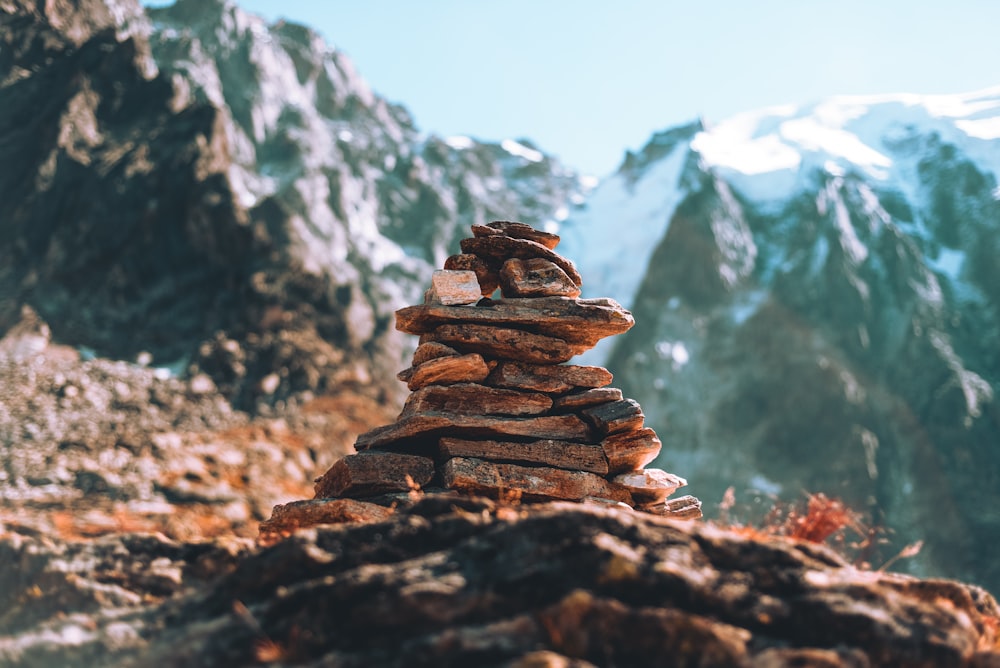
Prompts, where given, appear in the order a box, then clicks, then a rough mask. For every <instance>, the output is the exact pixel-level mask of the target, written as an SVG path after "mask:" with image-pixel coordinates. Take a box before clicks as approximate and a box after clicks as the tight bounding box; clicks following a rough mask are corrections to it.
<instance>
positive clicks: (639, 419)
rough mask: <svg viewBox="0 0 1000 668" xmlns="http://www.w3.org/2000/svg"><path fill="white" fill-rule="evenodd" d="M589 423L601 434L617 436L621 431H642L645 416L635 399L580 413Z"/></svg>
mask: <svg viewBox="0 0 1000 668" xmlns="http://www.w3.org/2000/svg"><path fill="white" fill-rule="evenodd" d="M580 414H581V415H583V417H584V418H586V419H587V420H589V421H590V423H591V424H593V425H594V427H596V428H597V431H599V432H600V433H601V434H604V435H608V434H617V433H620V432H623V431H635V430H637V429H642V423H643V420H644V419H645V416H644V415H643V414H642V407H641V406H639V402H637V401H636V400H635V399H622V400H621V401H612V402H610V403H607V404H600V405H598V406H594V407H593V408H587V409H585V410H583V411H581V413H580Z"/></svg>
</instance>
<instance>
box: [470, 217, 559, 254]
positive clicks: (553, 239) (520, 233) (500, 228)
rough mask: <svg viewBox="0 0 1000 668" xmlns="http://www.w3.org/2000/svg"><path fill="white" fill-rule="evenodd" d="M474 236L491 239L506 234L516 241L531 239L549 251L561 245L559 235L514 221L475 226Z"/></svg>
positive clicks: (500, 221)
mask: <svg viewBox="0 0 1000 668" xmlns="http://www.w3.org/2000/svg"><path fill="white" fill-rule="evenodd" d="M472 234H473V235H474V236H477V237H491V236H495V235H497V234H505V235H507V236H508V237H514V238H515V239H529V240H531V241H534V242H536V243H539V244H541V245H543V246H545V247H546V248H548V249H549V250H553V249H555V247H556V246H558V245H559V235H557V234H551V233H549V232H543V231H542V230H536V229H535V228H533V227H532V226H531V225H526V224H524V223H518V222H514V221H512V220H494V221H493V222H492V223H490V224H489V225H473V226H472Z"/></svg>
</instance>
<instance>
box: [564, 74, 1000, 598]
mask: <svg viewBox="0 0 1000 668" xmlns="http://www.w3.org/2000/svg"><path fill="white" fill-rule="evenodd" d="M998 179H1000V88H998V89H991V90H987V91H981V92H978V93H972V94H968V95H955V96H915V95H897V96H881V97H838V98H833V99H830V100H827V101H824V102H821V103H819V104H815V105H810V106H805V107H781V108H773V109H766V110H763V111H760V112H751V113H746V114H741V115H739V116H736V117H734V118H732V119H730V120H727V121H724V122H722V123H718V124H715V125H710V126H704V125H703V124H701V123H697V124H694V125H690V126H685V127H680V128H676V129H673V130H668V131H666V132H663V133H659V134H657V135H656V136H654V137H653V138H652V139H651V140H650V142H649V143H648V144H647V145H646V146H645V147H644V148H643V149H642V151H640V152H638V153H637V154H629V155H628V156H627V157H626V160H625V162H624V163H623V164H622V166H621V167H620V169H619V170H618V171H617V173H615V174H614V175H613V176H612V177H610V178H609V179H607V180H606V181H604V182H603V183H602V184H601V185H600V186H599V187H598V188H597V189H596V190H595V192H594V193H593V194H592V195H591V196H590V197H589V198H588V200H587V203H586V205H585V207H583V208H582V209H580V210H577V211H575V212H573V213H572V215H571V216H570V219H569V220H567V221H566V223H565V224H564V226H563V229H562V233H563V235H564V239H565V242H564V248H565V252H566V253H567V255H568V256H569V257H572V258H574V259H575V260H576V261H577V265H578V267H579V269H580V272H581V274H582V275H583V276H584V277H586V278H587V279H588V284H587V285H585V286H584V291H585V294H589V295H599V294H600V295H610V296H612V297H614V298H616V299H618V300H619V301H621V302H622V303H623V304H625V305H627V306H629V307H630V308H631V309H632V310H633V312H634V314H635V318H636V322H637V324H636V327H635V329H634V330H633V331H632V332H631V333H630V334H628V335H627V336H623V337H618V340H617V341H612V342H611V343H612V346H614V347H611V348H605V349H603V350H600V351H597V353H596V354H595V356H594V357H593V358H592V359H595V360H598V361H606V362H607V363H608V365H609V366H610V367H611V368H612V370H614V371H615V372H616V374H617V375H616V381H618V382H620V383H621V385H622V387H623V389H625V390H626V392H627V393H628V394H630V395H631V396H633V397H635V398H636V399H638V400H639V401H640V402H641V403H642V405H643V408H644V409H645V410H646V413H647V416H648V418H649V421H650V422H651V423H652V424H653V426H654V427H656V428H657V429H658V430H659V431H660V435H661V437H662V438H663V440H664V444H665V447H664V453H663V455H662V457H663V458H664V459H665V460H666V464H667V465H668V466H667V467H668V468H670V469H671V470H678V471H684V472H685V473H686V474H687V475H688V477H689V478H690V479H692V480H696V481H697V484H698V489H699V492H700V493H701V494H702V495H703V497H704V498H709V499H710V498H713V496H714V497H715V498H721V496H722V492H723V490H725V488H727V487H728V486H730V485H735V486H736V488H737V491H740V492H743V491H745V490H757V491H758V492H759V493H764V494H776V493H780V494H784V495H786V496H796V495H799V494H801V492H802V491H804V490H807V491H811V492H815V491H823V492H826V493H828V494H836V495H839V496H843V497H846V498H847V499H848V500H850V502H852V503H853V504H855V505H856V506H866V507H868V508H869V509H870V510H871V511H872V512H873V513H875V515H876V517H878V518H880V519H881V520H882V521H884V522H885V524H887V525H888V526H890V527H892V528H894V529H895V530H896V532H897V535H896V537H895V540H897V541H899V542H900V543H902V542H903V541H908V542H913V541H915V540H919V539H925V540H926V541H927V545H926V547H925V549H924V551H923V552H922V554H921V556H920V557H919V558H918V559H919V563H918V568H922V569H924V570H925V572H934V573H946V574H950V575H954V576H964V577H971V578H972V579H975V580H979V581H983V582H984V583H988V584H991V585H996V584H997V582H1000V570H998V569H997V567H996V565H995V563H996V562H995V561H994V560H992V559H991V558H989V554H990V553H991V552H992V546H991V545H990V544H989V542H988V541H987V540H985V538H984V537H985V536H988V535H991V534H992V535H995V534H996V531H997V530H998V528H1000V519H998V518H997V515H996V513H995V511H994V510H993V509H995V507H996V505H997V503H998V502H1000V450H998V447H1000V405H998V401H997V393H998V391H1000V353H998V351H1000V263H997V261H996V258H997V257H998V256H1000V255H998V254H1000V190H998V188H997V183H998Z"/></svg>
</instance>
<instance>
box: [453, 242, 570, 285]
mask: <svg viewBox="0 0 1000 668" xmlns="http://www.w3.org/2000/svg"><path fill="white" fill-rule="evenodd" d="M459 245H460V246H461V248H462V252H463V253H469V254H471V255H478V256H479V257H481V258H483V259H485V260H486V261H487V262H488V263H489V264H491V265H493V266H496V267H497V268H499V267H500V266H501V265H502V264H503V263H504V262H506V261H507V260H509V259H510V258H512V257H514V258H518V259H521V260H527V259H529V258H534V257H540V258H543V259H545V260H549V261H550V262H554V263H555V264H557V265H559V268H560V269H562V270H563V271H565V272H566V275H567V276H569V278H570V280H571V281H573V283H574V284H576V285H577V286H580V285H583V279H582V278H581V277H580V272H578V271H577V270H576V267H575V266H574V265H573V263H572V262H570V261H569V260H567V259H566V258H564V257H563V256H562V255H560V254H559V253H556V252H555V251H554V250H551V249H549V248H546V247H545V246H543V245H542V244H540V243H538V242H536V241H531V240H530V239H516V238H514V237H509V236H507V235H493V236H485V237H473V238H471V239H462V241H461V242H459Z"/></svg>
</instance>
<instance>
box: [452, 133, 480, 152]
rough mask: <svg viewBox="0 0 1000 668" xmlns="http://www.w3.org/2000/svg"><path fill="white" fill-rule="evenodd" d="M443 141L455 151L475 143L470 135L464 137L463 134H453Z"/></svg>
mask: <svg viewBox="0 0 1000 668" xmlns="http://www.w3.org/2000/svg"><path fill="white" fill-rule="evenodd" d="M444 143H445V144H447V145H448V146H450V147H451V148H453V149H455V150H456V151H464V150H466V149H470V148H472V147H473V146H475V145H476V142H475V141H474V140H473V139H472V137H466V136H465V135H453V136H451V137H446V138H445V140H444Z"/></svg>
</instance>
